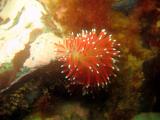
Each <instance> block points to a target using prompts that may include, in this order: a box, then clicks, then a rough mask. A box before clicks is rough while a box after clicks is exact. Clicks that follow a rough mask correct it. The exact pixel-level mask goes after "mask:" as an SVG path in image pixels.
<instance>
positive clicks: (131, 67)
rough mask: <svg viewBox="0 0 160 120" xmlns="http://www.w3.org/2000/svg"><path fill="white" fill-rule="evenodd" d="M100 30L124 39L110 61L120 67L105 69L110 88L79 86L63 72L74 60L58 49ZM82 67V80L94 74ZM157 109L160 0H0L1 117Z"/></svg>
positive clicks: (140, 118)
mask: <svg viewBox="0 0 160 120" xmlns="http://www.w3.org/2000/svg"><path fill="white" fill-rule="evenodd" d="M95 29H96V31H97V35H98V33H99V34H100V35H101V34H103V33H105V32H100V31H101V30H102V31H103V29H105V30H106V31H107V33H106V34H108V33H109V34H112V39H113V40H116V42H117V44H120V46H119V47H118V48H117V51H120V55H117V53H115V56H116V55H117V56H116V57H117V58H116V59H117V61H118V62H117V64H116V66H115V65H114V64H109V63H108V64H107V63H106V64H107V65H109V67H111V68H113V69H115V68H117V71H113V73H112V71H111V72H110V69H107V70H106V69H105V70H104V69H102V71H105V72H106V73H107V72H108V71H109V72H108V74H109V73H111V75H112V74H113V76H114V77H113V76H111V77H109V78H108V77H107V78H108V79H110V80H108V81H107V82H106V84H107V85H103V82H102V84H100V85H99V84H98V83H99V82H98V83H97V81H98V80H99V81H101V80H100V79H96V80H95V81H94V78H92V79H89V80H90V81H92V80H93V82H90V84H89V87H88V86H87V85H88V84H87V85H85V83H83V82H81V79H79V81H78V82H77V83H79V82H80V83H82V84H78V85H77V84H76V83H73V82H70V80H68V79H65V78H66V75H65V74H62V73H63V72H62V71H63V70H62V67H61V66H62V65H63V62H68V63H72V62H73V61H72V60H68V61H64V60H62V61H59V59H58V57H59V56H60V54H61V52H60V53H58V54H57V52H56V51H55V49H56V48H57V46H58V48H65V47H67V45H68V44H67V45H66V46H65V47H64V46H63V47H62V46H61V44H60V41H63V40H65V39H66V38H67V37H68V36H69V35H70V34H71V33H72V32H73V33H74V34H77V33H82V34H83V32H81V31H82V30H87V31H92V33H91V35H92V34H94V30H95ZM85 34H86V35H89V34H90V33H85ZM102 36H103V35H102ZM106 38H107V37H106ZM73 39H74V40H75V39H76V37H75V38H73ZM78 39H81V37H79V35H78ZM109 40H110V39H109ZM55 44H56V45H55ZM57 44H58V45H57ZM97 44H98V43H97ZM69 45H70V46H72V47H74V44H73V45H72V44H69ZM101 45H102V48H103V43H101ZM86 46H87V45H86ZM72 47H68V49H72ZM79 47H81V46H79ZM88 47H89V46H88ZM109 47H111V46H109ZM99 49H100V48H99ZM66 51H67V50H66ZM66 51H63V52H66ZM113 51H114V48H113ZM113 51H109V52H113ZM91 52H93V51H91ZM63 54H65V53H63ZM88 54H89V55H90V54H91V55H94V52H93V53H88ZM71 55H72V53H71ZM110 55H111V54H110ZM110 55H109V57H110ZM113 55H114V52H113ZM93 57H94V56H93ZM107 57H108V56H107ZM84 58H86V57H84ZM78 60H79V61H80V60H81V61H83V59H81V57H80V58H79V59H78ZM86 61H87V60H86ZM74 62H75V61H74ZM87 62H88V61H87ZM105 62H106V61H105ZM107 62H108V61H107ZM91 63H92V62H91ZM91 63H90V61H89V62H88V64H91ZM74 64H76V63H74ZM77 64H78V63H77ZM88 64H87V65H88ZM64 65H65V64H64ZM69 68H70V67H69ZM79 68H81V69H80V70H82V71H81V73H83V74H82V77H81V78H83V75H84V76H85V75H86V76H87V75H88V76H89V75H90V74H91V73H85V72H83V71H85V69H83V68H84V67H81V66H80V67H79ZM69 70H72V69H69ZM100 70H101V69H100ZM99 72H101V71H99ZM102 73H103V72H102ZM77 74H78V72H76V73H75V75H77ZM73 75H74V73H72V74H71V76H73ZM101 75H102V74H101ZM77 76H78V75H77ZM96 77H97V76H96ZM73 78H74V77H73ZM73 78H72V79H73ZM95 84H97V85H95ZM84 86H85V87H84ZM84 89H85V90H84ZM159 112H160V1H159V0H0V120H160V113H159Z"/></svg>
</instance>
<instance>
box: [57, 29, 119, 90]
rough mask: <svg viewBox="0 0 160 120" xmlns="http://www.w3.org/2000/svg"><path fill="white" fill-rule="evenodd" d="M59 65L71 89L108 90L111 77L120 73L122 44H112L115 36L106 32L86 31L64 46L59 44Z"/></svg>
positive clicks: (67, 41) (64, 41)
mask: <svg viewBox="0 0 160 120" xmlns="http://www.w3.org/2000/svg"><path fill="white" fill-rule="evenodd" d="M55 45H56V48H57V54H58V56H60V57H59V58H58V60H59V61H62V62H63V63H64V64H62V65H61V67H62V69H63V70H62V71H61V73H64V74H65V75H66V79H68V80H69V81H70V85H74V84H76V85H82V86H84V87H86V88H89V87H94V86H102V87H103V86H105V85H107V84H108V83H109V80H110V76H112V75H115V74H114V72H113V71H114V70H117V71H119V68H118V67H117V66H116V65H115V63H116V61H117V60H116V57H119V56H120V54H119V53H120V51H118V50H117V47H118V46H119V45H120V44H117V43H116V40H112V35H111V34H108V33H107V32H106V31H105V29H102V30H101V32H100V33H99V35H97V34H96V30H95V29H92V30H91V32H88V31H85V30H82V33H81V34H77V35H76V36H75V35H74V34H73V33H72V34H71V36H69V37H68V38H67V39H65V40H63V42H61V43H57V44H55Z"/></svg>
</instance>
